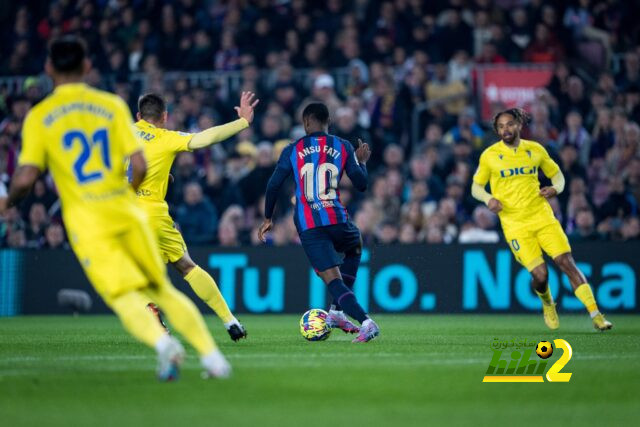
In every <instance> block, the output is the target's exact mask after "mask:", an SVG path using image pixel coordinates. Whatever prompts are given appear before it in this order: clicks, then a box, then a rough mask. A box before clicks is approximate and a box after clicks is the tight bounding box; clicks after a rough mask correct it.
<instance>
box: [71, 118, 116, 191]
mask: <svg viewBox="0 0 640 427" xmlns="http://www.w3.org/2000/svg"><path fill="white" fill-rule="evenodd" d="M77 144H79V145H80V147H81V149H80V154H79V155H78V158H77V159H76V161H75V162H74V163H73V173H74V175H75V176H76V180H77V181H78V183H80V184H86V183H89V182H93V181H96V180H100V179H102V171H101V170H99V169H98V170H92V171H87V170H86V164H87V162H88V161H89V159H90V158H91V155H92V154H93V152H94V150H95V149H96V146H98V148H97V149H99V150H100V156H101V157H102V164H103V165H104V167H106V168H107V169H111V158H110V157H109V135H108V134H107V130H106V129H105V128H100V129H98V130H96V131H95V132H94V133H93V135H91V139H89V138H88V135H87V134H85V133H84V132H83V131H81V130H71V131H69V132H67V133H65V134H64V136H63V137H62V145H63V147H64V149H65V150H70V149H71V148H72V147H73V146H74V145H77Z"/></svg>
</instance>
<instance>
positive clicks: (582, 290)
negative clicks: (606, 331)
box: [575, 283, 600, 318]
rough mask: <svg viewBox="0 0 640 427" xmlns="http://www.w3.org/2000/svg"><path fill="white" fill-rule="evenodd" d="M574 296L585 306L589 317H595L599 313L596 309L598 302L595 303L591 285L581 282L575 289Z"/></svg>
mask: <svg viewBox="0 0 640 427" xmlns="http://www.w3.org/2000/svg"><path fill="white" fill-rule="evenodd" d="M575 294H576V297H578V299H579V300H580V302H582V304H583V305H584V306H585V307H586V308H587V311H588V312H589V315H590V316H591V318H593V317H595V316H596V315H598V314H599V313H600V311H599V310H598V304H596V299H595V298H594V296H593V292H592V291H591V286H589V284H588V283H583V284H582V285H580V286H578V287H577V288H576V290H575Z"/></svg>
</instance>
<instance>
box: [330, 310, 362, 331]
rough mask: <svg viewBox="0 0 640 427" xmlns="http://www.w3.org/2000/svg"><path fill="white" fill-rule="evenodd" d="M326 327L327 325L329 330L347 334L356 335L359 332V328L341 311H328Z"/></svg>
mask: <svg viewBox="0 0 640 427" xmlns="http://www.w3.org/2000/svg"><path fill="white" fill-rule="evenodd" d="M327 325H329V327H330V328H331V329H336V328H338V329H342V330H343V331H344V332H345V333H347V334H356V333H358V332H360V328H358V327H357V326H356V325H354V324H353V323H352V322H351V320H349V318H348V317H347V316H346V315H345V314H344V312H343V311H337V310H329V315H328V316H327Z"/></svg>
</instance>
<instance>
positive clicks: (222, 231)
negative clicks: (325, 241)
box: [0, 0, 640, 248]
mask: <svg viewBox="0 0 640 427" xmlns="http://www.w3.org/2000/svg"><path fill="white" fill-rule="evenodd" d="M565 3H567V4H565ZM638 12H640V8H639V7H638V6H637V5H636V3H635V2H626V1H622V0H601V1H589V0H580V1H576V2H571V3H570V2H547V1H544V0H531V1H511V0H467V1H465V0H449V1H429V2H427V1H420V0H397V1H393V2H391V1H374V0H371V1H368V0H357V1H346V0H327V1H326V2H305V1H303V0H290V1H286V0H283V1H276V0H256V1H246V0H235V1H234V0H229V1H223V0H220V1H214V0H174V1H159V0H158V1H155V0H77V1H72V0H59V1H56V2H47V1H35V0H33V1H25V2H11V3H10V2H5V3H3V6H2V7H0V22H1V23H2V30H1V31H2V34H3V35H2V40H3V41H4V43H3V44H2V46H0V52H1V54H0V75H5V76H7V75H8V76H15V75H23V76H28V75H37V74H39V73H40V72H41V70H42V65H43V63H44V57H45V54H46V43H47V40H49V39H51V38H52V37H54V36H57V35H60V34H66V33H75V34H80V35H82V36H83V37H84V38H85V39H86V40H87V43H88V45H89V49H90V52H92V61H93V66H94V69H93V70H92V72H91V74H90V76H89V78H88V82H89V83H90V84H92V85H95V86H98V87H101V88H105V89H108V90H111V91H113V92H115V93H117V94H119V95H120V96H121V97H123V98H124V99H125V100H126V101H127V102H128V104H129V105H130V107H131V110H132V112H133V113H135V111H136V100H137V97H138V96H139V95H140V94H141V93H143V92H146V91H156V92H159V93H161V94H163V96H164V97H165V98H166V100H167V102H168V105H169V112H170V116H169V117H170V119H169V123H168V127H169V128H171V129H177V130H184V131H189V132H197V131H200V130H202V129H204V128H207V127H210V126H212V125H215V124H221V123H224V122H226V121H229V120H232V119H234V110H233V106H234V105H236V103H237V101H238V98H239V92H238V93H225V91H223V90H222V89H221V88H220V87H200V86H197V85H192V84H190V83H189V80H188V79H187V78H186V77H185V78H177V79H173V80H167V79H165V78H164V77H165V75H166V72H168V71H175V70H180V71H218V72H233V71H235V72H237V73H239V75H240V76H241V90H251V91H255V92H256V93H257V94H258V97H259V98H260V99H261V103H260V106H259V109H258V111H257V119H256V121H255V122H254V125H253V126H252V127H251V128H250V129H247V130H245V131H243V132H242V133H240V134H239V135H238V136H237V137H235V138H234V139H233V140H230V141H227V142H224V143H222V144H218V145H216V146H213V147H211V149H205V150H202V151H197V152H194V153H182V154H180V155H179V156H178V158H177V159H176V162H175V164H174V168H173V172H172V174H173V178H174V179H173V182H172V183H171V184H170V187H169V192H168V194H167V201H168V202H169V205H170V208H171V212H172V215H173V216H174V218H175V220H176V222H177V223H178V224H179V226H180V228H181V230H182V232H183V235H184V238H185V240H186V241H187V243H188V244H191V245H194V244H211V243H213V244H219V245H222V246H238V245H248V244H258V239H257V227H258V225H259V223H260V219H261V217H262V209H263V202H264V199H263V194H264V190H265V187H266V183H267V181H268V179H269V177H270V175H271V173H272V171H273V170H274V165H275V162H276V160H277V158H278V156H279V153H280V152H281V150H282V149H283V148H284V146H286V144H288V143H289V142H290V141H292V140H294V139H296V138H297V137H300V136H302V134H303V130H302V127H301V125H300V120H299V117H300V114H299V113H300V111H301V108H303V107H304V106H305V105H306V104H307V103H308V102H310V101H312V100H320V101H323V102H325V103H326V104H327V105H328V106H329V108H330V111H331V112H332V123H333V125H332V129H331V131H332V132H333V133H335V134H336V135H338V136H341V137H343V138H346V139H348V140H350V141H352V142H354V143H355V141H357V139H358V138H361V139H362V140H364V141H367V142H369V143H370V144H371V146H372V148H373V157H372V159H371V161H370V163H369V165H368V166H369V171H370V188H369V190H368V191H367V192H366V193H365V194H360V193H358V192H356V191H354V190H353V188H352V187H351V185H350V183H349V181H348V179H347V178H346V177H345V179H343V181H342V182H341V184H340V194H341V198H342V200H343V201H344V202H345V204H346V205H347V206H348V210H349V211H350V215H351V217H352V218H353V220H354V222H355V223H356V224H357V226H358V227H359V228H360V230H361V231H362V234H363V238H364V240H365V244H369V245H371V244H390V243H397V242H399V243H423V242H424V243H452V242H460V243H473V242H498V241H499V240H500V234H499V224H498V221H497V217H496V216H495V215H493V214H492V213H491V212H490V211H489V210H488V209H487V208H486V207H485V206H484V205H480V204H478V203H477V202H476V201H475V200H473V199H472V198H471V196H470V190H469V189H470V185H471V179H472V175H473V172H474V169H475V166H476V164H477V159H478V156H479V154H480V152H481V151H482V149H483V148H485V147H486V146H487V145H488V144H490V143H492V142H494V141H496V140H497V138H496V136H495V134H494V133H493V130H492V128H491V123H483V122H482V121H481V120H479V118H478V116H477V114H476V111H477V110H476V108H474V106H475V102H476V100H475V99H474V97H472V96H471V95H469V94H470V93H474V84H475V82H474V65H475V64H492V63H494V64H499V63H517V62H539V63H553V64H555V66H554V67H555V68H554V73H553V77H552V79H551V81H550V83H549V84H548V86H547V87H546V88H544V89H542V90H540V91H538V96H537V99H536V100H535V102H533V103H531V104H530V105H526V106H525V108H526V109H527V110H528V112H529V113H530V115H531V120H530V123H529V125H528V126H527V127H526V129H525V135H524V137H526V138H530V139H534V140H536V141H539V142H540V143H542V144H543V145H544V146H545V147H546V148H547V150H548V151H549V152H550V154H551V156H552V157H553V158H554V159H555V160H556V161H557V162H558V164H559V165H560V166H561V168H562V170H563V172H564V174H565V176H566V178H567V186H566V189H565V191H564V192H563V193H562V194H561V195H560V196H559V197H558V198H557V199H553V200H552V206H553V208H554V211H555V213H556V216H557V217H558V219H559V220H560V221H561V223H562V224H563V226H564V227H565V229H566V230H567V233H568V235H569V237H570V239H572V240H573V241H576V240H600V239H613V240H630V239H638V238H640V222H639V219H638V202H639V201H640V157H639V155H640V147H639V145H640V127H639V125H638V123H640V47H639V46H640V27H638V26H637V25H635V21H634V19H635V18H634V17H636V16H638ZM585 40H588V41H590V42H595V43H597V44H598V45H599V46H601V48H602V51H603V52H604V61H603V66H602V67H601V68H600V69H596V70H594V69H593V67H592V68H591V69H590V70H591V71H592V72H591V74H590V75H587V76H585V74H584V73H583V74H581V75H580V74H577V73H576V70H577V68H578V67H581V66H582V58H581V53H580V52H579V51H578V50H577V49H576V46H577V45H578V44H579V42H581V41H585ZM614 57H618V58H620V57H622V58H623V59H622V61H621V66H620V67H618V68H619V69H618V70H617V71H614V70H615V69H614V68H613V64H614V61H613V58H614ZM300 69H308V70H309V74H308V76H309V78H308V79H306V80H305V79H302V80H301V79H299V78H297V77H296V76H297V74H296V72H297V70H300ZM338 69H343V70H347V76H348V77H347V79H346V81H345V84H343V85H338V84H337V80H336V73H335V71H336V70H338ZM134 73H144V75H145V77H146V78H145V80H144V84H143V85H141V84H137V83H135V82H134V81H133V80H132V79H131V76H132V75H133V74H134ZM581 76H582V77H581ZM588 78H592V79H593V81H588ZM44 95H45V94H44V93H43V91H42V88H41V86H40V85H39V84H37V81H36V80H35V79H26V80H25V82H24V86H23V88H22V90H21V91H19V92H18V93H12V92H9V91H8V89H7V88H6V87H3V88H0V197H2V195H3V193H4V192H6V187H8V183H9V181H10V178H11V174H12V173H13V171H14V170H15V167H16V162H17V156H18V154H19V150H20V132H21V127H22V122H23V120H24V117H25V115H26V114H27V112H28V111H29V109H30V108H31V107H32V106H33V105H34V104H35V103H36V102H38V101H39V100H40V99H41V98H42V97H43V96H44ZM424 101H429V103H430V104H429V105H430V108H429V109H428V111H427V113H426V115H425V116H424V117H423V123H422V124H423V126H422V128H421V132H420V133H421V135H422V137H421V138H419V139H418V140H414V138H413V137H412V135H411V132H410V130H411V117H412V112H413V111H414V108H415V107H416V106H417V105H418V104H419V103H422V102H424ZM292 188H293V187H292V186H290V188H289V191H288V193H287V194H286V195H283V196H282V197H281V200H280V201H279V203H278V208H277V210H276V212H277V216H276V218H277V226H276V227H275V230H274V232H273V234H272V236H271V243H272V244H274V245H284V244H290V243H296V241H297V233H296V232H295V228H294V225H293V222H292V220H291V207H292V204H291V195H292ZM60 221H61V219H60V206H59V201H58V199H57V196H56V192H55V188H53V186H52V182H51V180H50V179H49V178H48V177H46V176H44V177H42V178H41V179H40V180H39V181H38V182H37V184H36V186H35V188H34V191H33V192H32V194H31V195H30V196H29V197H28V199H27V200H26V201H25V202H24V203H23V204H22V205H21V206H20V208H19V209H15V208H14V209H12V210H11V211H9V214H8V215H7V216H6V217H5V218H3V219H2V220H0V246H3V247H12V248H21V247H30V248H58V247H67V246H68V245H67V241H66V237H65V233H64V229H63V227H62V226H61V222H60Z"/></svg>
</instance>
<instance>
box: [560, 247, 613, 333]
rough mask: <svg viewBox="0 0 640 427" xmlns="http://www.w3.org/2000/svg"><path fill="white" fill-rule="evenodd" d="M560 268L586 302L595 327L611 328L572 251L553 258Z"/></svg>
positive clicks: (577, 295)
mask: <svg viewBox="0 0 640 427" xmlns="http://www.w3.org/2000/svg"><path fill="white" fill-rule="evenodd" d="M553 261H554V262H555V263H556V265H557V266H558V268H560V270H562V272H563V273H564V274H566V275H567V277H568V278H569V283H571V287H572V288H573V292H574V293H575V294H576V297H578V299H579V300H580V302H582V304H584V306H585V308H586V309H587V311H588V312H589V315H590V316H591V319H592V320H593V327H594V328H596V329H597V330H599V331H606V330H607V329H611V328H612V327H613V324H612V323H611V322H609V321H608V320H607V319H605V317H604V315H603V314H602V313H600V310H599V309H598V304H597V303H596V299H595V297H594V296H593V292H592V290H591V286H589V284H588V283H587V278H586V277H585V276H584V274H582V271H580V269H579V268H578V266H577V265H576V262H575V260H574V259H573V256H572V255H571V252H567V253H564V254H561V255H558V256H557V257H555V258H554V259H553Z"/></svg>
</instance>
